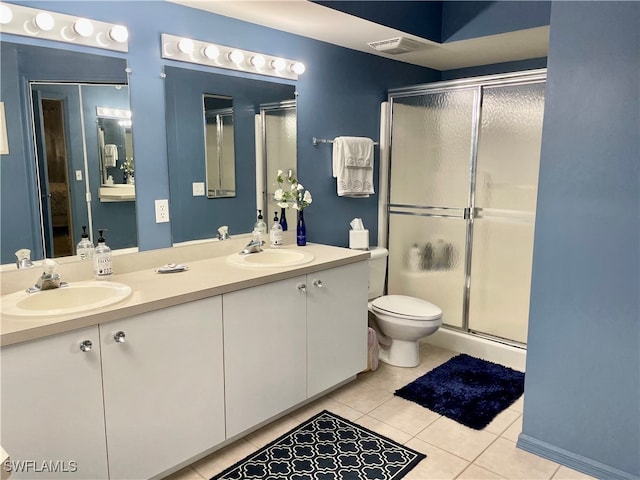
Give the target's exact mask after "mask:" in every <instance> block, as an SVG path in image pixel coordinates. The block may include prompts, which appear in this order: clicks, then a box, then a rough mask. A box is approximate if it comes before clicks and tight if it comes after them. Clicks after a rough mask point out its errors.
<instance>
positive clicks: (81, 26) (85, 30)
mask: <svg viewBox="0 0 640 480" xmlns="http://www.w3.org/2000/svg"><path fill="white" fill-rule="evenodd" d="M73 30H74V32H76V33H77V34H78V35H80V36H81V37H90V36H91V34H92V33H93V23H91V21H90V20H87V19H86V18H79V19H78V20H76V21H75V23H74V24H73Z"/></svg>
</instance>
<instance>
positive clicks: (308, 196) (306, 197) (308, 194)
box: [302, 190, 313, 204]
mask: <svg viewBox="0 0 640 480" xmlns="http://www.w3.org/2000/svg"><path fill="white" fill-rule="evenodd" d="M302 201H303V202H305V203H307V204H310V203H311V202H312V201H313V199H312V198H311V192H310V191H309V190H307V191H306V192H304V196H303V197H302Z"/></svg>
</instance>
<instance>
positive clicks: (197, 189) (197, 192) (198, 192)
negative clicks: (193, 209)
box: [192, 182, 204, 197]
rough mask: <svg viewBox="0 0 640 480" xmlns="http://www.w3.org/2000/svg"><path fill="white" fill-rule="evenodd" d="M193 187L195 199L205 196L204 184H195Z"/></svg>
mask: <svg viewBox="0 0 640 480" xmlns="http://www.w3.org/2000/svg"><path fill="white" fill-rule="evenodd" d="M192 187H193V196H194V197H203V196H204V182H193V184H192Z"/></svg>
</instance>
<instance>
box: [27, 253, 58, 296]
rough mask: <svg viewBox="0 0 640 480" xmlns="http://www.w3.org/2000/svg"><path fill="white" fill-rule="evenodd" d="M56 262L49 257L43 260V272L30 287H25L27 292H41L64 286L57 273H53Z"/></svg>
mask: <svg viewBox="0 0 640 480" xmlns="http://www.w3.org/2000/svg"><path fill="white" fill-rule="evenodd" d="M57 266H58V264H57V263H56V262H55V261H54V260H51V259H49V258H48V259H46V260H45V261H44V272H42V275H40V278H38V281H37V282H36V284H35V285H33V286H32V287H29V288H27V290H26V291H27V293H34V292H41V291H43V290H53V289H54V288H60V287H64V286H65V285H66V282H63V281H61V280H62V278H61V277H60V274H59V273H55V269H56V267H57Z"/></svg>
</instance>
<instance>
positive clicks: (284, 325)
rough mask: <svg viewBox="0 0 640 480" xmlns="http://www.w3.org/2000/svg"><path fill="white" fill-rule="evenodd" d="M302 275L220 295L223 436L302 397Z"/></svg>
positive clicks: (275, 413) (303, 345)
mask: <svg viewBox="0 0 640 480" xmlns="http://www.w3.org/2000/svg"><path fill="white" fill-rule="evenodd" d="M304 282H305V277H296V278H292V279H288V280H282V281H279V282H274V283H270V284H267V285H262V286H259V287H255V288H249V289H245V290H240V291H237V292H233V293H229V294H225V295H223V310H224V365H225V397H226V413H227V438H230V437H233V436H234V435H237V434H239V433H241V432H243V431H245V430H247V429H248V428H251V427H253V426H255V425H257V424H259V423H260V422H263V421H264V420H267V419H268V418H270V417H273V416H274V415H277V414H278V413H280V412H282V411H283V410H285V409H287V408H289V407H291V406H293V405H295V404H297V403H299V402H302V401H304V400H305V398H306V393H307V392H306V390H307V388H306V375H307V370H306V351H307V350H306V349H307V345H306V343H307V342H306V338H307V322H306V294H305V292H304V291H303V290H302V289H299V288H298V287H299V286H300V285H302V284H304Z"/></svg>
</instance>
